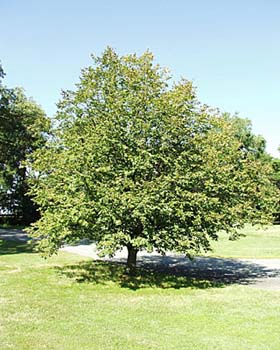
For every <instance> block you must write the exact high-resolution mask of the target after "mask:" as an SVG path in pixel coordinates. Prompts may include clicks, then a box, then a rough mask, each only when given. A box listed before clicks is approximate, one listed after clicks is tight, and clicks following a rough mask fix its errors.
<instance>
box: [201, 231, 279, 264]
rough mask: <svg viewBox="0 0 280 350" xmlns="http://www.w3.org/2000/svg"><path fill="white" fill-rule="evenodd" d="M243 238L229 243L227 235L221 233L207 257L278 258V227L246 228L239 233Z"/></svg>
mask: <svg viewBox="0 0 280 350" xmlns="http://www.w3.org/2000/svg"><path fill="white" fill-rule="evenodd" d="M241 232H242V233H243V234H244V235H245V237H241V238H240V239H238V240H236V241H230V240H229V239H228V235H227V234H224V233H221V234H220V240H219V241H217V242H213V243H212V246H213V252H212V253H210V254H209V253H208V254H207V255H209V256H218V257H228V258H229V257H232V258H279V259H280V225H274V226H269V227H268V228H266V229H264V228H260V229H257V228H256V227H252V226H249V225H248V226H247V227H246V228H245V229H243V230H242V231H241Z"/></svg>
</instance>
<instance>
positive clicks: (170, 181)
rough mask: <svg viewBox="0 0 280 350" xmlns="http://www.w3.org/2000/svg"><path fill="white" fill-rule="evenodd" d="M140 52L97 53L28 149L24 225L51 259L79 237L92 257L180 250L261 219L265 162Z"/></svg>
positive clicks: (267, 200)
mask: <svg viewBox="0 0 280 350" xmlns="http://www.w3.org/2000/svg"><path fill="white" fill-rule="evenodd" d="M168 81H169V76H168V75H167V73H166V71H165V70H164V69H162V68H161V67H160V66H158V65H154V64H153V56H152V54H151V53H149V52H146V53H145V54H143V55H142V56H140V57H137V56H136V55H128V56H123V57H119V56H118V55H117V54H116V53H115V52H114V51H113V50H112V49H110V48H108V49H107V50H106V51H105V52H104V54H103V55H102V56H101V57H97V58H94V59H93V66H91V67H88V68H86V69H84V70H82V75H81V80H80V82H79V84H77V89H76V90H75V91H66V92H64V94H63V98H62V100H61V102H60V103H59V110H58V114H57V120H56V125H58V124H59V126H58V127H57V128H56V129H55V130H54V131H53V133H54V134H53V137H52V139H51V140H50V142H49V143H48V144H47V146H46V147H45V148H43V149H39V150H38V151H36V152H35V154H34V158H35V162H34V164H33V168H34V171H36V172H37V173H38V174H40V175H39V177H38V178H37V180H36V181H35V182H33V186H32V189H31V194H32V195H33V196H34V200H35V201H36V203H37V204H38V206H39V207H40V211H41V214H42V217H41V219H40V220H39V221H38V222H37V223H36V224H35V225H33V228H32V229H31V230H30V232H32V233H33V235H34V236H36V237H40V238H41V240H40V242H39V247H40V249H42V250H43V251H44V252H45V253H49V254H52V253H53V252H55V251H56V250H57V249H58V248H59V247H60V246H61V245H62V244H64V243H65V242H71V241H73V240H76V239H79V238H84V237H88V238H90V239H93V240H95V241H96V242H97V243H98V248H99V249H100V251H101V254H110V255H113V254H114V253H115V251H116V250H117V249H119V248H122V247H127V249H128V260H127V263H128V265H129V266H133V265H135V263H136V255H137V252H138V251H139V250H141V249H147V250H148V251H151V250H153V249H156V250H157V251H159V252H161V253H164V252H165V251H168V250H172V251H177V252H181V253H185V254H187V255H189V256H191V255H194V254H197V253H198V252H200V251H201V250H206V251H207V250H209V249H210V242H211V240H212V239H218V232H219V231H221V230H225V231H226V232H228V233H231V234H233V235H235V236H236V235H237V232H236V228H239V227H242V226H243V225H244V223H246V222H253V223H258V222H260V223H266V222H269V221H270V220H271V216H272V211H273V206H274V204H275V188H274V187H273V185H272V183H271V181H270V179H269V175H270V173H271V168H270V167H269V165H268V164H264V163H263V162H262V161H261V160H259V159H257V157H255V156H254V155H253V154H252V152H250V151H248V152H244V150H243V149H242V147H241V146H242V145H241V141H240V140H239V139H238V138H237V137H236V133H237V127H236V125H235V123H233V122H232V121H231V120H229V119H228V118H225V117H224V116H222V115H220V114H219V113H214V112H211V111H210V110H209V109H208V108H207V107H205V106H203V105H200V104H199V103H198V101H197V99H196V96H195V91H194V89H193V87H192V84H191V83H190V82H189V81H186V80H182V81H180V82H179V83H178V84H175V85H173V86H172V87H170V86H169V84H168Z"/></svg>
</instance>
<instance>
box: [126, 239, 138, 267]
mask: <svg viewBox="0 0 280 350" xmlns="http://www.w3.org/2000/svg"><path fill="white" fill-rule="evenodd" d="M127 251H128V255H127V262H126V265H127V267H128V268H129V269H132V270H133V269H135V268H136V258H137V253H138V250H137V249H135V248H134V247H132V246H131V245H129V246H127Z"/></svg>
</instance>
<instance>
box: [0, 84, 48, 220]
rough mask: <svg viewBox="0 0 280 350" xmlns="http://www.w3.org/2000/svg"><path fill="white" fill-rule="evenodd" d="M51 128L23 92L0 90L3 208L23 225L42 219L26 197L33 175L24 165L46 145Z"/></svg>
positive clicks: (0, 152) (0, 182)
mask: <svg viewBox="0 0 280 350" xmlns="http://www.w3.org/2000/svg"><path fill="white" fill-rule="evenodd" d="M48 127H49V121H48V119H47V118H46V116H45V114H44V112H43V111H42V109H41V107H39V106H38V105H37V104H36V103H35V102H34V101H33V100H31V99H28V98H27V97H26V96H25V94H24V92H23V90H22V89H19V88H14V89H8V88H6V87H5V86H2V85H1V86H0V207H1V209H2V211H4V212H6V213H10V214H11V215H12V216H13V217H14V220H16V221H17V222H21V223H23V224H28V223H30V222H31V221H34V219H35V218H38V215H37V214H36V209H35V206H34V203H33V202H32V201H31V199H30V197H29V196H27V195H26V194H27V192H28V184H27V178H28V176H29V172H28V168H27V167H26V166H25V165H24V162H25V161H26V160H27V159H28V158H29V156H30V155H31V153H32V152H33V151H34V150H35V149H36V148H38V147H41V146H42V145H43V144H44V142H45V136H44V132H46V131H47V130H48Z"/></svg>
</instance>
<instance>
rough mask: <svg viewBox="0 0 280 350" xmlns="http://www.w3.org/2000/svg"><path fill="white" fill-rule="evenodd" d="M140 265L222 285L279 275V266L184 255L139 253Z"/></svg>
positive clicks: (250, 281) (249, 282)
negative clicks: (269, 266) (140, 255)
mask: <svg viewBox="0 0 280 350" xmlns="http://www.w3.org/2000/svg"><path fill="white" fill-rule="evenodd" d="M139 265H140V266H146V267H148V268H153V269H154V270H155V271H158V272H165V273H172V274H173V275H175V276H187V277H189V278H196V279H198V280H201V279H207V280H208V281H212V282H218V283H222V284H232V283H238V284H251V283H254V281H255V280H256V279H259V278H269V277H270V278H271V277H280V269H270V268H268V267H266V266H262V265H260V264H256V263H251V262H250V261H245V260H244V261H242V260H237V259H225V258H207V257H197V258H195V259H194V260H189V259H187V258H186V257H184V256H178V255H177V256H163V257H162V256H155V255H150V256H143V257H141V259H140V261H139Z"/></svg>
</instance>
